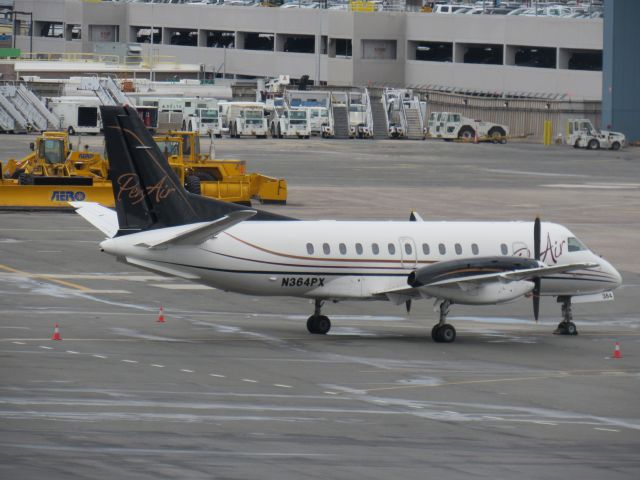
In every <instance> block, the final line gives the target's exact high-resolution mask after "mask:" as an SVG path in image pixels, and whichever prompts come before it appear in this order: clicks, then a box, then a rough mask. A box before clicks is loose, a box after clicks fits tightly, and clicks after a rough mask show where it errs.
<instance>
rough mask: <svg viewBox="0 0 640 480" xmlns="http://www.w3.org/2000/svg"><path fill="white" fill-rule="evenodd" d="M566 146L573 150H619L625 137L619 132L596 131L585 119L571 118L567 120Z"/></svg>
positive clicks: (624, 142) (624, 141)
mask: <svg viewBox="0 0 640 480" xmlns="http://www.w3.org/2000/svg"><path fill="white" fill-rule="evenodd" d="M566 140H567V144H568V145H573V148H588V149H589V150H597V149H599V148H608V149H611V150H620V149H621V148H622V147H624V146H625V144H626V141H627V139H626V137H625V135H624V134H623V133H620V132H611V131H609V130H598V129H596V128H594V126H593V124H592V123H591V121H590V120H589V119H587V118H571V119H569V120H567V136H566Z"/></svg>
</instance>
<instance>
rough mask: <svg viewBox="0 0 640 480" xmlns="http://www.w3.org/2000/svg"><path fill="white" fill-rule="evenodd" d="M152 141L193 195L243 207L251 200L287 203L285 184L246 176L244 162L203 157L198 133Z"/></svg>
mask: <svg viewBox="0 0 640 480" xmlns="http://www.w3.org/2000/svg"><path fill="white" fill-rule="evenodd" d="M153 138H154V140H155V141H156V143H157V144H158V146H159V147H160V150H161V151H162V152H163V153H164V155H165V157H166V158H167V160H168V162H169V165H171V168H172V169H173V171H174V172H175V173H176V175H178V177H179V178H180V180H181V181H182V182H183V184H184V185H185V188H186V189H187V190H188V191H190V192H191V193H196V194H199V195H205V196H208V197H214V198H219V199H221V200H226V201H228V202H234V203H241V204H244V205H251V199H256V200H258V201H260V202H261V203H278V204H286V202H287V182H286V180H284V179H278V178H272V177H267V176H265V175H261V174H259V173H246V162H245V161H244V160H217V159H213V158H211V157H210V156H209V155H205V154H202V153H201V151H200V137H199V135H198V133H197V132H184V131H170V132H168V133H167V134H166V135H158V136H154V137H153Z"/></svg>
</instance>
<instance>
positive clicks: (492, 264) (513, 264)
mask: <svg viewBox="0 0 640 480" xmlns="http://www.w3.org/2000/svg"><path fill="white" fill-rule="evenodd" d="M540 265H541V264H540V262H538V261H537V260H534V259H531V258H524V257H508V256H501V257H479V258H465V259H463V260H449V261H446V262H438V263H435V264H433V265H429V266H426V267H422V268H419V269H418V270H416V271H415V272H412V273H411V274H410V275H409V278H408V279H407V283H409V285H411V286H412V287H414V288H418V289H420V291H422V292H424V293H426V294H427V295H429V296H432V297H438V298H444V299H447V300H451V301H453V302H454V303H460V304H465V305H492V304H496V303H504V302H510V301H512V300H515V299H516V298H518V297H521V296H522V295H526V294H527V293H529V292H531V291H532V290H533V288H534V283H533V282H531V281H528V280H519V281H513V282H510V281H506V280H502V279H498V278H496V279H495V281H491V282H486V281H485V282H480V281H478V282H470V281H464V282H463V281H462V280H464V279H466V278H468V277H473V276H477V275H486V274H492V273H501V272H513V271H515V270H526V269H529V268H537V267H539V266H540ZM456 279H460V280H461V282H460V283H448V284H447V285H433V284H434V283H437V282H442V281H455V280H456Z"/></svg>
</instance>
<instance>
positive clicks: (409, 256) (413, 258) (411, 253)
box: [400, 237, 418, 268]
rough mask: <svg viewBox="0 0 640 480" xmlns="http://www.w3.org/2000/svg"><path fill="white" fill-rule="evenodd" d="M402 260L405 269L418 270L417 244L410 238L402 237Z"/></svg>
mask: <svg viewBox="0 0 640 480" xmlns="http://www.w3.org/2000/svg"><path fill="white" fill-rule="evenodd" d="M400 258H401V261H402V267H403V268H416V265H417V264H418V252H417V251H416V242H414V241H413V238H410V237H400Z"/></svg>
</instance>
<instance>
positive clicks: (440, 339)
mask: <svg viewBox="0 0 640 480" xmlns="http://www.w3.org/2000/svg"><path fill="white" fill-rule="evenodd" d="M431 338H433V341H434V342H436V343H452V342H453V341H455V339H456V329H455V328H454V327H453V325H450V324H448V323H445V324H443V325H435V326H434V327H433V329H432V330H431Z"/></svg>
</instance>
